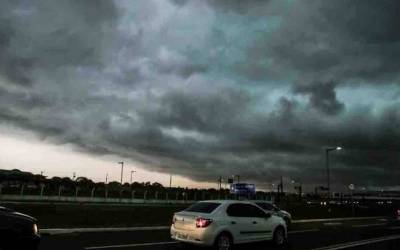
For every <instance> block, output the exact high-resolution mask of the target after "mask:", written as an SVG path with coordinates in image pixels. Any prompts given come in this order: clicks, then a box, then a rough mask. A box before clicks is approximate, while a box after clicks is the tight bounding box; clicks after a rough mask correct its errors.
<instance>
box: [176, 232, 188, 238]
mask: <svg viewBox="0 0 400 250" xmlns="http://www.w3.org/2000/svg"><path fill="white" fill-rule="evenodd" d="M176 237H177V238H179V239H182V240H186V239H187V238H188V235H187V234H181V233H177V234H176Z"/></svg>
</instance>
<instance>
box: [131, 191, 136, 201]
mask: <svg viewBox="0 0 400 250" xmlns="http://www.w3.org/2000/svg"><path fill="white" fill-rule="evenodd" d="M131 197H132V200H133V199H135V190H132V193H131Z"/></svg>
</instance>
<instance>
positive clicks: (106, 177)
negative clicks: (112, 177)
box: [106, 173, 108, 184]
mask: <svg viewBox="0 0 400 250" xmlns="http://www.w3.org/2000/svg"><path fill="white" fill-rule="evenodd" d="M107 183H108V173H106V184H107Z"/></svg>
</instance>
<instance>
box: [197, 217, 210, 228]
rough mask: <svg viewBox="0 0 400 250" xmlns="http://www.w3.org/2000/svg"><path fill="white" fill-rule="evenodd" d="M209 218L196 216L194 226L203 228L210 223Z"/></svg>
mask: <svg viewBox="0 0 400 250" xmlns="http://www.w3.org/2000/svg"><path fill="white" fill-rule="evenodd" d="M211 222H212V220H211V219H204V218H197V219H196V227H198V228H203V227H208V226H209V225H210V224H211Z"/></svg>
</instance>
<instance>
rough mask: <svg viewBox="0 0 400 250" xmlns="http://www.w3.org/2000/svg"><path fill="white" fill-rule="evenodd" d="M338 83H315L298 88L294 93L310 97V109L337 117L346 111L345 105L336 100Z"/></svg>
mask: <svg viewBox="0 0 400 250" xmlns="http://www.w3.org/2000/svg"><path fill="white" fill-rule="evenodd" d="M336 85H337V84H336V83H334V82H328V83H321V82H314V83H312V84H307V85H305V86H300V85H298V86H296V87H295V89H294V91H295V92H296V93H299V94H303V95H309V96H310V107H311V108H315V109H317V110H319V111H321V112H324V113H326V114H329V115H336V114H338V113H339V112H340V111H342V110H343V109H344V105H343V103H340V102H339V101H338V100H337V98H336V92H335V87H336Z"/></svg>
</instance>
